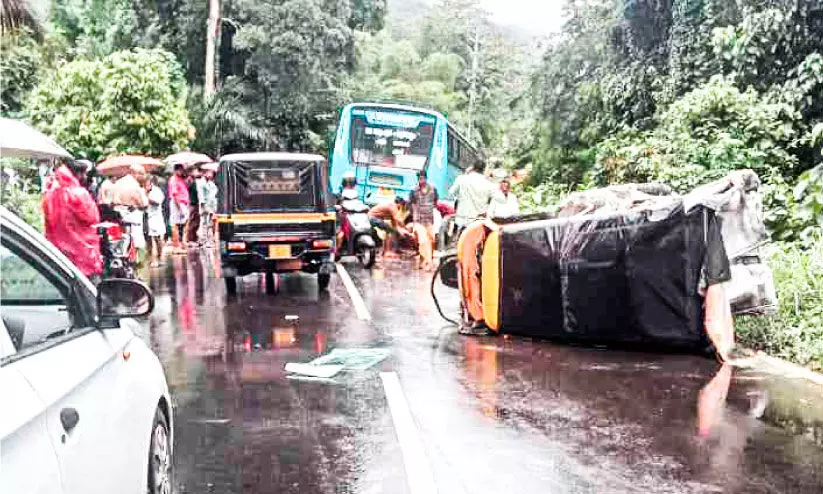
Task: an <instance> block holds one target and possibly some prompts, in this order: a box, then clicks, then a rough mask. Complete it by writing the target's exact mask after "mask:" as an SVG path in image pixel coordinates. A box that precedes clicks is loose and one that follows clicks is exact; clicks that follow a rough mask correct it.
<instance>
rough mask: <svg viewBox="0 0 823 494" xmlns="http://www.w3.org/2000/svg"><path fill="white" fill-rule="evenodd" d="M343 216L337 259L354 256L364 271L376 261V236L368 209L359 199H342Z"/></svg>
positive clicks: (341, 209)
mask: <svg viewBox="0 0 823 494" xmlns="http://www.w3.org/2000/svg"><path fill="white" fill-rule="evenodd" d="M340 211H341V213H342V216H343V220H342V222H341V230H342V233H343V241H342V243H341V245H339V246H338V257H340V256H342V255H354V256H355V257H356V258H357V260H358V262H360V264H362V265H363V267H365V268H366V269H369V268H371V267H372V266H374V263H375V261H376V260H377V247H378V246H377V238H378V237H377V235H376V233H375V231H374V227H373V226H372V224H371V220H370V219H369V207H368V206H367V205H366V204H365V203H364V202H363V201H361V200H360V199H359V198H356V197H354V198H344V200H343V201H342V202H341V203H340Z"/></svg>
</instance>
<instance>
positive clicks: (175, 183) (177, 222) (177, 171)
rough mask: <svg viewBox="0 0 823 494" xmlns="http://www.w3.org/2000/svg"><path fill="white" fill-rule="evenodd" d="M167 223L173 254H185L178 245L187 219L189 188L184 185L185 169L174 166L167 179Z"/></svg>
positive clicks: (182, 166)
mask: <svg viewBox="0 0 823 494" xmlns="http://www.w3.org/2000/svg"><path fill="white" fill-rule="evenodd" d="M168 194H169V223H171V244H172V247H174V250H175V253H185V249H183V247H182V246H181V244H180V238H181V236H183V235H184V231H185V226H186V222H187V220H188V218H189V187H188V184H186V167H185V166H184V165H182V164H180V163H178V164H176V165H174V175H172V176H171V178H169V184H168Z"/></svg>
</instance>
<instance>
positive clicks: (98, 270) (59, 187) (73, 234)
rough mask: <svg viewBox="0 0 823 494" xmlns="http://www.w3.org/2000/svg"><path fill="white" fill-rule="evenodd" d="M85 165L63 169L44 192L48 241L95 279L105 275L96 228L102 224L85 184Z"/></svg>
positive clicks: (67, 166) (73, 165) (64, 166)
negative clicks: (97, 224)
mask: <svg viewBox="0 0 823 494" xmlns="http://www.w3.org/2000/svg"><path fill="white" fill-rule="evenodd" d="M84 173H85V167H83V166H82V165H81V164H77V165H75V164H74V163H72V164H69V165H63V166H60V167H59V168H58V169H57V170H55V172H54V176H53V178H52V180H51V182H50V183H49V184H48V185H47V186H46V191H45V192H44V193H43V213H44V217H45V234H46V238H47V239H48V240H49V241H50V242H51V243H53V244H54V245H55V247H57V248H58V249H59V250H60V252H62V253H63V254H65V256H66V257H68V258H69V260H70V261H71V262H73V263H74V264H75V265H76V266H77V268H78V269H80V271H81V272H82V273H83V274H85V275H86V276H88V277H89V278H93V277H96V276H99V275H100V274H102V272H103V258H102V257H101V254H100V238H99V237H98V236H97V231H96V229H95V228H94V227H93V226H92V225H94V224H95V223H99V222H100V212H99V211H98V209H97V204H95V202H94V199H93V198H92V197H91V194H90V193H89V191H88V190H86V188H85V187H83V186H82V185H81V182H80V180H79V179H78V175H82V174H84Z"/></svg>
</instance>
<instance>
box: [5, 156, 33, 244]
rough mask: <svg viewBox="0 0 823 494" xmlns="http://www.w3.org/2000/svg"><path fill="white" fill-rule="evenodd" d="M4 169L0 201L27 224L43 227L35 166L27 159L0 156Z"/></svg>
mask: <svg viewBox="0 0 823 494" xmlns="http://www.w3.org/2000/svg"><path fill="white" fill-rule="evenodd" d="M0 168H2V169H3V170H4V173H3V175H2V177H0V180H2V183H0V191H2V196H1V197H0V203H2V204H3V206H4V207H6V208H8V210H9V211H11V212H12V213H14V214H16V215H17V216H19V217H20V218H22V219H23V221H25V222H26V223H28V224H29V225H31V226H33V227H35V228H36V229H38V230H41V231H42V229H43V212H42V208H41V207H40V190H39V187H38V185H37V180H38V177H37V167H36V166H35V165H33V164H32V162H30V161H28V160H22V159H18V158H0Z"/></svg>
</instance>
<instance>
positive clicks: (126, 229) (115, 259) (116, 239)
mask: <svg viewBox="0 0 823 494" xmlns="http://www.w3.org/2000/svg"><path fill="white" fill-rule="evenodd" d="M107 213H108V214H104V217H105V218H106V219H108V220H109V221H104V222H102V223H98V224H97V225H95V226H96V227H97V234H98V236H99V237H100V252H101V254H102V256H103V277H104V278H129V279H134V278H136V277H137V248H136V247H135V245H134V240H133V238H132V236H131V228H132V227H133V225H132V224H131V223H129V222H126V221H125V220H124V218H123V216H124V215H123V214H122V213H120V212H119V211H108V212H107Z"/></svg>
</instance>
